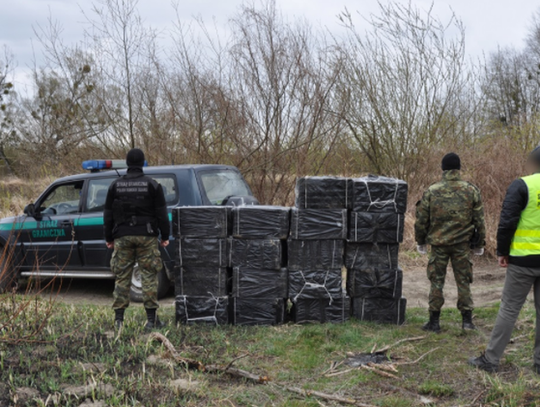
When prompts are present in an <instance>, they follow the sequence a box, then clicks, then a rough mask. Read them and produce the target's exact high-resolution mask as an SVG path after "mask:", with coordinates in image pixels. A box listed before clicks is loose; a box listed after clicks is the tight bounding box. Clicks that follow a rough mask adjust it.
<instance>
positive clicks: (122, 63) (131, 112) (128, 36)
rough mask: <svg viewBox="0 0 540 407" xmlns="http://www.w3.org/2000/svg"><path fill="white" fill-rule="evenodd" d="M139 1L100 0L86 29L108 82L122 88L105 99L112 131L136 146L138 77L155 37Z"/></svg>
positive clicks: (113, 134) (118, 137)
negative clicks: (138, 7)
mask: <svg viewBox="0 0 540 407" xmlns="http://www.w3.org/2000/svg"><path fill="white" fill-rule="evenodd" d="M137 3H138V1H137V0H100V1H99V2H97V3H94V5H93V7H92V14H90V15H88V14H87V15H86V19H87V22H88V24H89V26H90V28H89V29H88V30H87V31H86V36H87V41H88V44H89V45H90V46H91V47H92V49H93V52H94V53H95V54H96V55H99V58H97V59H96V60H97V61H98V62H99V68H100V71H101V74H102V75H103V77H104V78H105V79H106V80H107V85H109V87H116V88H117V90H118V91H117V92H115V93H116V94H115V100H113V101H111V100H104V101H103V104H104V106H107V109H106V112H107V114H108V115H109V121H110V123H111V125H112V127H111V130H112V134H111V135H112V137H113V138H114V139H115V140H116V141H117V142H120V143H122V144H125V145H127V146H130V147H132V148H133V147H134V146H135V145H136V144H137V143H138V141H139V140H138V139H137V135H136V134H135V124H136V122H137V120H138V118H139V114H140V111H137V110H136V109H135V106H136V98H137V96H138V94H137V93H138V89H137V82H138V77H139V75H141V74H142V73H144V71H145V68H146V67H147V66H148V65H149V64H150V59H149V56H148V49H149V48H152V47H153V42H154V40H155V34H154V32H153V30H151V29H150V28H148V27H146V26H145V24H144V22H143V21H142V18H141V16H140V15H139V13H138V11H137ZM110 102H112V103H113V104H112V105H111V104H109V103H110ZM126 135H127V138H126Z"/></svg>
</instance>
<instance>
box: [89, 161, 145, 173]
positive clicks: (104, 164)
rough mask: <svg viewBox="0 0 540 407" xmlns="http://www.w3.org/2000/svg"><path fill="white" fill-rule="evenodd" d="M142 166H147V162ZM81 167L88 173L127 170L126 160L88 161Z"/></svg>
mask: <svg viewBox="0 0 540 407" xmlns="http://www.w3.org/2000/svg"><path fill="white" fill-rule="evenodd" d="M144 166H145V167H146V166H148V162H146V161H145V162H144ZM82 167H83V169H84V170H88V171H99V170H120V169H124V168H127V167H128V166H127V164H126V160H88V161H83V163H82Z"/></svg>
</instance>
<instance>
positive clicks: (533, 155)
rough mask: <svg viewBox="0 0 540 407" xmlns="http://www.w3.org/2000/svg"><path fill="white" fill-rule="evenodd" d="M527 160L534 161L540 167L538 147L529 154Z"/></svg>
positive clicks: (539, 150) (539, 148) (539, 149)
mask: <svg viewBox="0 0 540 407" xmlns="http://www.w3.org/2000/svg"><path fill="white" fill-rule="evenodd" d="M529 160H531V161H534V162H535V163H536V164H537V165H540V146H538V147H536V148H535V149H534V150H533V151H531V154H529Z"/></svg>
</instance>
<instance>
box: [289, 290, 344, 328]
mask: <svg viewBox="0 0 540 407" xmlns="http://www.w3.org/2000/svg"><path fill="white" fill-rule="evenodd" d="M350 315H351V299H350V298H349V297H347V296H344V295H343V296H341V297H340V298H336V299H334V300H333V301H332V302H330V301H329V300H327V299H311V298H298V299H297V300H296V301H293V306H292V308H291V318H292V320H293V322H295V323H297V324H305V323H318V322H320V323H325V322H331V323H342V322H345V321H347V320H348V319H349V317H350Z"/></svg>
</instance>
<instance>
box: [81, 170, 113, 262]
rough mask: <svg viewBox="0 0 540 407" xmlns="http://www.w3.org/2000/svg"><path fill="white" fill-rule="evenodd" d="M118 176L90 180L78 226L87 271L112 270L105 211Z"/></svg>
mask: <svg viewBox="0 0 540 407" xmlns="http://www.w3.org/2000/svg"><path fill="white" fill-rule="evenodd" d="M117 178H118V176H117V175H112V174H109V176H108V177H103V178H91V179H89V180H88V186H87V189H86V194H85V196H86V198H85V202H84V205H83V213H82V214H81V217H80V218H79V222H78V223H77V225H76V229H77V234H78V235H79V236H80V237H81V244H82V262H83V265H84V268H85V270H86V271H105V270H109V269H110V263H111V256H112V250H110V249H107V246H106V245H105V239H104V233H103V209H104V208H105V201H106V199H107V192H108V191H109V187H110V185H111V184H112V182H113V181H114V180H115V179H117Z"/></svg>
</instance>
